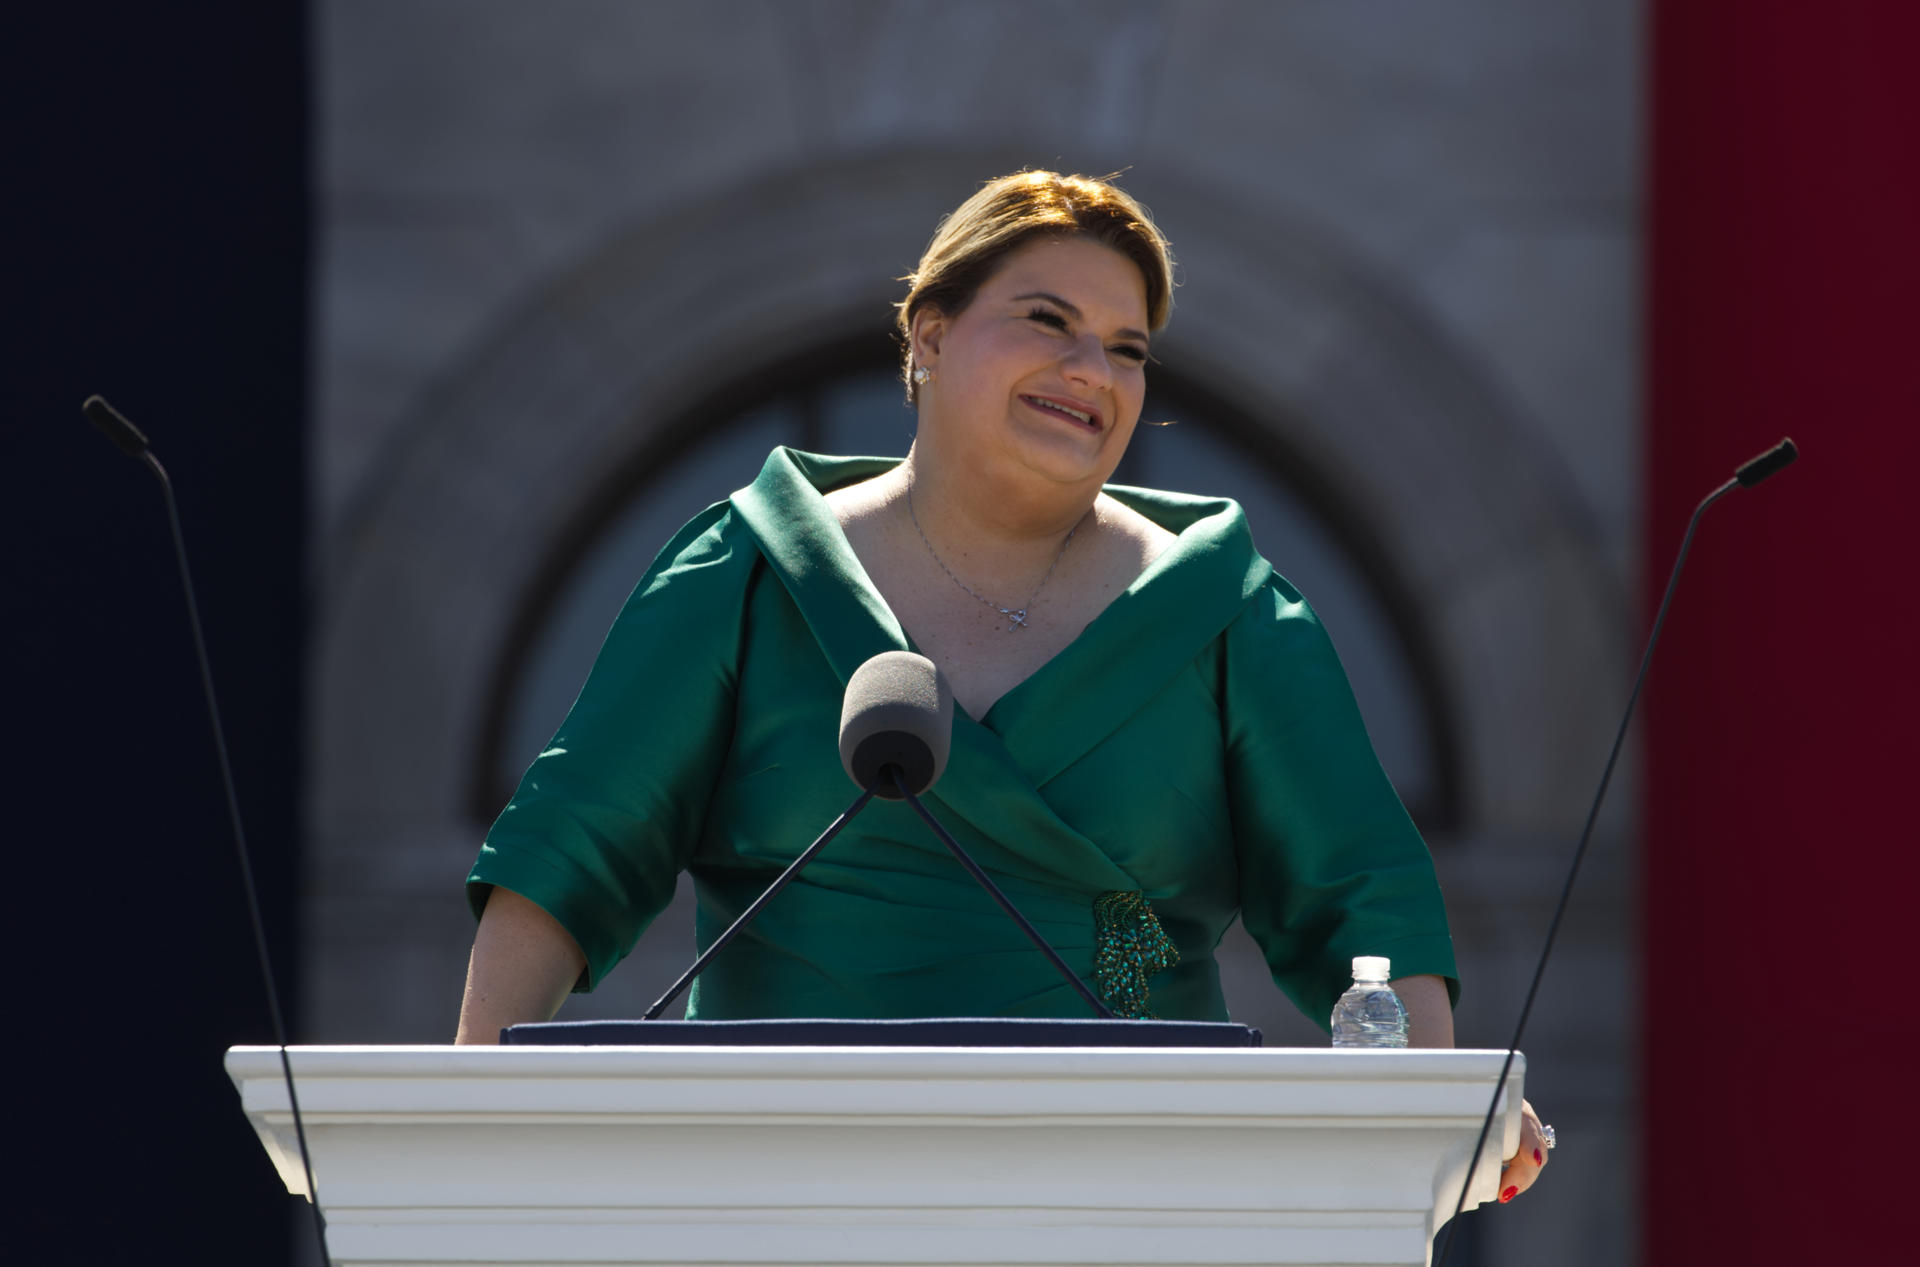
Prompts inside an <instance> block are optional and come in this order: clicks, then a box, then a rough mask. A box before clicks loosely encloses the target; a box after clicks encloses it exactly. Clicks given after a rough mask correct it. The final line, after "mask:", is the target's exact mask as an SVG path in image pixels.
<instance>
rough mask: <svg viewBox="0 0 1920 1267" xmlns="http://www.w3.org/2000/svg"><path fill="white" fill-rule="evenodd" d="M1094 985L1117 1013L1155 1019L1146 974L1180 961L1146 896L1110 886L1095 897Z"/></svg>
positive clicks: (1132, 1018)
mask: <svg viewBox="0 0 1920 1267" xmlns="http://www.w3.org/2000/svg"><path fill="white" fill-rule="evenodd" d="M1093 931H1094V943H1093V985H1094V989H1096V990H1098V991H1099V992H1100V997H1101V998H1102V999H1104V1000H1105V1001H1106V1004H1107V1006H1108V1007H1110V1008H1112V1009H1113V1011H1114V1014H1115V1015H1117V1016H1124V1017H1126V1018H1128V1019H1129V1020H1142V1019H1144V1020H1158V1019H1159V1018H1158V1017H1156V1016H1154V1014H1153V1013H1152V1012H1151V1011H1149V1010H1148V1009H1147V978H1148V977H1150V976H1152V975H1153V974H1154V973H1156V972H1159V971H1160V970H1161V969H1163V968H1171V967H1173V966H1174V965H1175V964H1177V963H1179V962H1180V952H1179V951H1178V950H1176V949H1175V948H1174V945H1173V940H1172V939H1171V938H1170V937H1168V936H1167V934H1166V930H1165V929H1163V928H1161V927H1160V920H1159V919H1158V918H1157V917H1156V916H1155V915H1154V913H1153V907H1151V906H1149V905H1148V904H1147V896H1146V894H1144V893H1140V892H1132V893H1129V892H1125V891H1123V890H1120V889H1113V890H1109V891H1108V892H1106V893H1102V894H1101V895H1100V896H1099V897H1097V898H1095V899H1093Z"/></svg>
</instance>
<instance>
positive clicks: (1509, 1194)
mask: <svg viewBox="0 0 1920 1267" xmlns="http://www.w3.org/2000/svg"><path fill="white" fill-rule="evenodd" d="M1519 1195H1520V1189H1519V1188H1517V1187H1516V1188H1508V1189H1507V1190H1506V1191H1505V1192H1503V1193H1501V1194H1500V1201H1501V1203H1502V1204H1505V1203H1506V1202H1508V1201H1511V1200H1513V1199H1514V1198H1515V1197H1517V1196H1519Z"/></svg>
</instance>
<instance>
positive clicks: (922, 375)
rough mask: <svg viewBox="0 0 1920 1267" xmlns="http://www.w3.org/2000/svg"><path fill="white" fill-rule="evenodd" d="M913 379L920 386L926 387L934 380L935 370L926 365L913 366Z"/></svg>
mask: <svg viewBox="0 0 1920 1267" xmlns="http://www.w3.org/2000/svg"><path fill="white" fill-rule="evenodd" d="M913 381H914V382H915V383H916V384H918V385H919V386H921V387H925V386H926V385H927V384H928V383H931V382H932V381H933V371H932V370H930V369H928V368H927V367H926V366H924V365H916V366H914V367H913Z"/></svg>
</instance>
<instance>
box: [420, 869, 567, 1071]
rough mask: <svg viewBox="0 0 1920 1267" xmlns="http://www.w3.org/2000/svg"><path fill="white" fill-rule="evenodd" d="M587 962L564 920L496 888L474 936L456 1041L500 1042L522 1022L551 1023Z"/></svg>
mask: <svg viewBox="0 0 1920 1267" xmlns="http://www.w3.org/2000/svg"><path fill="white" fill-rule="evenodd" d="M586 964H587V958H586V956H585V955H583V954H581V953H580V947H579V946H578V945H577V944H576V943H575V942H574V940H573V937H572V935H571V934H569V933H568V932H567V930H566V929H564V928H562V927H561V926H560V923H559V921H557V920H555V919H554V918H553V916H551V915H549V914H547V913H546V911H544V910H542V909H541V908H540V907H538V906H536V905H535V904H534V903H532V902H530V901H528V900H527V899H526V898H524V897H521V896H520V895H519V894H518V893H515V892H513V891H511V890H509V889H498V888H497V889H495V890H494V891H493V894H492V896H490V897H489V898H488V899H487V909H486V910H485V911H484V912H483V913H482V914H481V916H480V929H479V931H478V932H477V933H475V934H474V938H473V955H472V957H471V958H469V959H468V960H467V988H466V993H465V994H464V995H463V996H462V997H461V1000H460V1029H459V1032H458V1033H457V1034H456V1035H455V1036H454V1040H453V1041H454V1042H456V1043H497V1042H499V1041H500V1031H501V1029H503V1028H504V1027H506V1026H508V1025H517V1024H519V1023H521V1022H522V1021H547V1020H552V1019H553V1014H554V1013H555V1012H557V1011H559V1010H560V1005H561V1004H562V1003H564V1002H565V1001H566V998H567V992H568V991H570V990H571V989H573V983H574V982H576V981H578V980H579V979H580V973H581V971H582V970H583V969H584V968H585V967H586Z"/></svg>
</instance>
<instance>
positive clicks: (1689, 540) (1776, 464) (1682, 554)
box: [1434, 440, 1800, 1267]
mask: <svg viewBox="0 0 1920 1267" xmlns="http://www.w3.org/2000/svg"><path fill="white" fill-rule="evenodd" d="M1799 456H1800V451H1799V450H1798V449H1797V448H1795V447H1794V443H1793V441H1792V440H1782V441H1781V442H1780V443H1779V444H1777V445H1775V446H1774V447H1773V448H1771V449H1768V450H1767V451H1766V452H1765V453H1762V454H1761V455H1760V456H1759V457H1756V458H1754V459H1752V460H1751V461H1748V462H1746V463H1744V464H1743V465H1742V466H1741V467H1740V469H1739V470H1737V471H1736V472H1734V476H1733V478H1732V479H1730V480H1728V481H1727V482H1726V483H1724V484H1722V485H1721V486H1720V487H1718V488H1716V489H1714V490H1713V491H1712V492H1711V493H1708V494H1707V495H1706V497H1705V498H1703V499H1702V500H1701V502H1700V504H1699V505H1698V506H1696V507H1694V509H1693V518H1691V519H1689V520H1688V521H1687V531H1686V535H1684V536H1682V537H1681V538H1680V551H1679V553H1678V554H1677V555H1676V556H1675V558H1674V560H1673V571H1672V572H1671V573H1670V574H1668V576H1667V590H1666V593H1665V594H1663V595H1661V598H1660V609H1659V610H1658V611H1657V612H1656V613H1655V614H1654V617H1653V631H1652V632H1651V633H1649V634H1648V635H1647V648H1646V650H1645V651H1643V652H1642V653H1641V655H1640V671H1639V672H1638V673H1637V674H1635V675H1634V679H1633V691H1632V693H1631V694H1629V695H1628V696H1627V711H1626V713H1625V714H1624V715H1623V716H1622V717H1621V718H1620V729H1619V730H1618V731H1617V732H1615V734H1614V736H1613V750H1612V751H1611V752H1609V753H1608V754H1607V765H1606V769H1605V770H1603V771H1602V772H1601V775H1600V790H1599V791H1597V792H1595V793H1594V796H1593V805H1592V806H1591V807H1590V808H1589V809H1588V810H1587V822H1586V826H1585V827H1583V828H1581V830H1580V843H1579V844H1578V845H1577V846H1575V847H1574V851H1573V865H1572V866H1570V867H1568V868H1567V880H1566V883H1565V884H1563V885H1562V886H1561V887H1560V901H1559V904H1558V905H1556V906H1555V907H1554V908H1553V920H1552V922H1550V923H1549V924H1548V925H1547V942H1546V945H1545V946H1544V947H1542V949H1541V951H1540V961H1539V962H1538V963H1537V964H1535V965H1534V969H1533V984H1532V985H1530V986H1528V987H1527V999H1526V1002H1525V1003H1523V1004H1521V1005H1520V1019H1519V1021H1518V1022H1517V1023H1516V1024H1515V1025H1514V1027H1513V1041H1512V1042H1510V1043H1508V1044H1507V1058H1506V1060H1505V1061H1504V1062H1503V1063H1502V1064H1501V1066H1500V1076H1499V1077H1498V1078H1496V1079H1494V1082H1493V1100H1492V1102H1491V1103H1489V1104H1488V1105H1487V1117H1486V1120H1485V1121H1484V1122H1482V1123H1481V1124H1480V1137H1479V1139H1477V1140H1476V1141H1475V1142H1474V1145H1473V1153H1472V1156H1471V1159H1470V1160H1469V1161H1468V1163H1467V1177H1466V1180H1465V1182H1463V1183H1462V1184H1461V1185H1460V1197H1459V1199H1458V1200H1456V1201H1455V1202H1454V1203H1453V1215H1452V1217H1451V1218H1450V1219H1449V1220H1448V1221H1447V1239H1446V1240H1445V1241H1444V1242H1443V1243H1442V1244H1441V1246H1440V1256H1439V1257H1438V1258H1436V1259H1435V1260H1434V1267H1445V1264H1446V1261H1447V1251H1448V1250H1450V1249H1452V1248H1453V1234H1454V1232H1455V1230H1456V1229H1458V1228H1459V1226H1460V1212H1461V1211H1462V1210H1464V1209H1465V1208H1466V1204H1467V1191H1468V1189H1470V1188H1472V1187H1473V1176H1474V1172H1475V1170H1476V1169H1477V1168H1478V1167H1479V1165H1480V1153H1481V1150H1482V1149H1484V1148H1485V1147H1486V1146H1487V1135H1488V1134H1489V1133H1490V1132H1491V1131H1492V1130H1493V1117H1494V1114H1495V1113H1496V1112H1498V1111H1499V1108H1500V1093H1501V1091H1502V1090H1504V1089H1505V1087H1506V1083H1507V1074H1508V1073H1509V1072H1510V1071H1511V1070H1512V1069H1513V1058H1514V1055H1515V1053H1517V1052H1518V1051H1519V1050H1520V1036H1521V1035H1522V1034H1523V1033H1525V1032H1526V1028H1527V1017H1528V1016H1529V1015H1530V1014H1531V1013H1532V1012H1533V1000H1534V998H1535V996H1537V995H1538V994H1539V993H1540V979H1541V977H1543V976H1544V975H1546V971H1547V956H1549V955H1551V954H1552V953H1553V940H1554V938H1555V937H1557V936H1559V934H1560V921H1561V919H1562V918H1563V917H1564V916H1565V915H1566V913H1567V902H1568V900H1569V899H1570V898H1572V896H1573V881H1574V878H1575V877H1576V876H1578V875H1579V874H1580V863H1581V861H1582V860H1584V859H1585V858H1586V856H1587V844H1588V842H1589V841H1591V840H1592V839H1593V825H1594V822H1595V821H1596V820H1597V819H1598V818H1599V817H1600V803H1601V801H1603V800H1605V799H1606V795H1607V785H1608V784H1609V783H1611V782H1612V780H1613V767H1614V764H1615V763H1616V762H1617V761H1619V759H1620V749H1621V747H1622V746H1624V745H1625V743H1626V739H1627V726H1628V723H1630V722H1631V721H1632V720H1633V707H1634V705H1635V704H1637V703H1639V701H1640V688H1641V686H1642V685H1644V684H1645V682H1646V680H1647V666H1648V665H1650V664H1652V663H1653V649H1654V647H1656V646H1658V645H1659V643H1660V628H1661V626H1662V625H1664V624H1666V621H1667V608H1668V607H1669V606H1671V605H1672V603H1673V592H1674V590H1675V589H1676V588H1678V587H1679V584H1680V569H1681V568H1683V567H1685V566H1686V563H1687V551H1688V550H1690V549H1692V547H1693V533H1694V529H1696V528H1698V527H1699V526H1700V516H1702V515H1704V514H1706V513H1707V507H1709V506H1711V505H1713V504H1714V503H1715V502H1717V501H1719V500H1720V499H1721V498H1722V497H1725V496H1726V495H1727V494H1728V493H1731V492H1732V491H1733V490H1734V489H1736V488H1751V487H1753V486H1754V485H1755V484H1758V483H1759V482H1760V481H1761V480H1764V479H1766V478H1767V477H1768V476H1769V475H1772V474H1773V473H1774V472H1776V471H1778V470H1780V469H1781V468H1782V467H1784V466H1786V465H1787V464H1788V463H1790V462H1792V461H1793V460H1794V459H1795V458H1797V457H1799Z"/></svg>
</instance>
